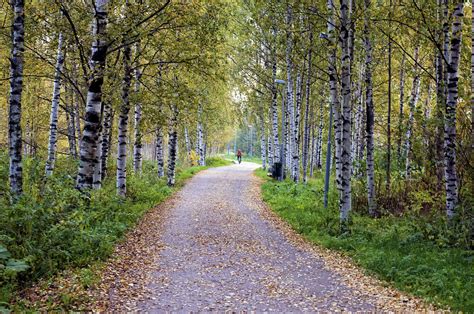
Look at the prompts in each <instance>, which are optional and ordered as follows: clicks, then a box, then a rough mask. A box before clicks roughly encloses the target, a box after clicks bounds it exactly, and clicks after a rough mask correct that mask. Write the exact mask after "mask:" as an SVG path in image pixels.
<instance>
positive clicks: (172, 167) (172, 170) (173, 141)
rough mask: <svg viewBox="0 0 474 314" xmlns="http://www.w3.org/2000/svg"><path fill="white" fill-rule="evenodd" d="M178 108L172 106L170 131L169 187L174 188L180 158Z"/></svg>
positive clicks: (174, 105)
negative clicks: (177, 162)
mask: <svg viewBox="0 0 474 314" xmlns="http://www.w3.org/2000/svg"><path fill="white" fill-rule="evenodd" d="M178 113H179V112H178V107H177V106H176V104H173V105H172V108H171V118H170V123H169V131H168V183H167V184H168V186H174V184H175V177H176V160H177V157H178V131H177V130H176V126H177V123H178Z"/></svg>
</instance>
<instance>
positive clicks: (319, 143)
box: [316, 103, 324, 169]
mask: <svg viewBox="0 0 474 314" xmlns="http://www.w3.org/2000/svg"><path fill="white" fill-rule="evenodd" d="M323 123H324V122H323V104H322V103H321V104H320V106H319V126H318V138H317V146H316V154H317V156H316V167H317V168H318V169H321V168H322V166H323V165H322V162H323Z"/></svg>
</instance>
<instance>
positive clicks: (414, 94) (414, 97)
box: [405, 47, 420, 178]
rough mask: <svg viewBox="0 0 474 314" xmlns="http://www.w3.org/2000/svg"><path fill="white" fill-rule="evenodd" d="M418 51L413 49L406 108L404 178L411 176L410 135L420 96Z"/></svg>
mask: <svg viewBox="0 0 474 314" xmlns="http://www.w3.org/2000/svg"><path fill="white" fill-rule="evenodd" d="M418 50H419V48H418V47H416V48H415V68H414V72H415V76H414V78H413V86H412V91H411V96H410V101H409V103H408V106H409V107H410V115H409V118H408V125H407V131H406V134H405V158H406V159H405V177H406V178H410V175H411V158H410V157H411V146H412V145H411V142H412V133H413V124H414V121H415V110H416V104H417V102H418V98H419V96H420V73H419V70H418Z"/></svg>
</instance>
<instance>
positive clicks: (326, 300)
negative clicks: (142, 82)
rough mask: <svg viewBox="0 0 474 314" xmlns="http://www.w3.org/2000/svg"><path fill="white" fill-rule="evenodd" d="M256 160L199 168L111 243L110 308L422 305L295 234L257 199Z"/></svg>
mask: <svg viewBox="0 0 474 314" xmlns="http://www.w3.org/2000/svg"><path fill="white" fill-rule="evenodd" d="M256 167H257V165H255V164H252V163H245V162H244V163H242V164H241V165H232V166H228V167H221V168H215V169H209V170H206V171H203V172H201V173H199V174H197V175H196V176H195V177H194V178H192V179H191V180H190V181H189V182H188V183H187V184H186V186H185V187H184V188H183V189H182V190H181V191H180V192H179V193H178V194H177V195H176V197H174V198H173V200H172V201H169V202H167V204H165V205H164V207H163V208H161V209H160V210H157V211H156V212H155V213H150V214H149V215H148V216H146V217H145V219H144V221H143V223H142V224H141V225H139V226H138V228H137V230H135V231H134V233H133V234H132V235H131V236H130V237H129V239H128V241H127V242H126V243H125V244H124V245H123V246H122V247H121V248H119V249H118V255H119V256H122V257H121V258H119V259H118V260H117V261H115V262H114V263H112V264H111V265H109V267H108V269H107V270H106V274H105V275H104V278H108V281H109V283H110V281H112V282H113V283H112V284H111V285H110V287H109V288H108V291H107V298H108V305H107V306H108V310H112V311H114V310H117V311H124V310H132V309H134V310H140V311H147V312H155V311H179V312H190V311H224V310H232V311H257V312H262V311H275V312H301V311H303V312H308V311H334V310H347V311H371V310H372V311H373V310H377V309H382V308H385V309H387V308H392V309H398V310H400V309H405V310H407V309H414V308H417V307H419V302H418V301H416V300H413V299H409V298H407V297H405V296H402V295H400V294H399V293H398V292H396V291H393V290H391V289H389V288H386V287H382V286H381V285H380V283H379V282H377V281H376V280H373V279H371V278H369V277H366V276H365V275H363V274H362V272H360V271H359V270H358V269H357V268H354V267H353V266H352V265H351V264H350V263H349V262H347V260H346V259H344V258H342V257H341V258H340V260H338V257H337V256H336V257H334V256H332V255H328V253H327V252H326V251H318V250H320V249H312V248H311V247H310V246H309V245H307V244H305V243H304V241H301V239H299V240H298V239H296V240H295V239H294V238H295V237H297V236H295V235H293V234H292V233H291V231H289V230H287V229H286V227H285V226H284V224H282V223H281V222H279V221H278V219H275V217H274V216H272V214H271V213H269V212H268V209H266V207H265V206H263V204H262V203H261V201H260V200H259V196H258V182H257V180H258V179H256V178H255V177H254V176H253V175H252V171H253V170H254V169H255V168H256ZM155 220H160V222H157V221H155ZM334 258H335V259H336V260H334ZM341 266H342V267H341ZM367 284H369V285H371V287H370V288H369V289H366V288H365V287H366V285H367Z"/></svg>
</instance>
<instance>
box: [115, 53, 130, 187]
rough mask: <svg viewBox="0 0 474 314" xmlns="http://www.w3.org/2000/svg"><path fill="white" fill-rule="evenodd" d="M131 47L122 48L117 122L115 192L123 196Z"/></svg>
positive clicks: (125, 179) (125, 177)
mask: <svg viewBox="0 0 474 314" xmlns="http://www.w3.org/2000/svg"><path fill="white" fill-rule="evenodd" d="M130 59H131V48H130V46H129V45H126V46H125V47H124V48H123V69H124V74H123V80H122V105H121V106H120V115H119V122H118V148H117V182H116V183H117V185H116V187H117V194H118V195H119V196H125V194H126V193H127V132H128V114H129V112H130V98H129V97H130V86H131V80H132V69H131V67H130Z"/></svg>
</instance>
